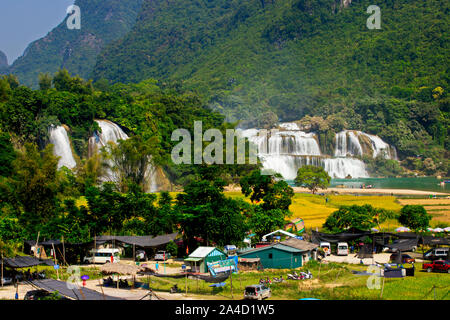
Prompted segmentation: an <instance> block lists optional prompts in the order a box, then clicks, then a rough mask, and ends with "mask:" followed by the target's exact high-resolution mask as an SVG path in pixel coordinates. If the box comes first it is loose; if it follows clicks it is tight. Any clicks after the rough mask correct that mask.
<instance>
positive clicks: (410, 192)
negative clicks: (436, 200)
mask: <svg viewBox="0 0 450 320" xmlns="http://www.w3.org/2000/svg"><path fill="white" fill-rule="evenodd" d="M293 189H294V192H295V193H311V191H310V190H309V189H307V188H300V187H293ZM225 191H227V192H240V191H241V188H240V187H239V186H228V187H226V188H225ZM317 193H327V194H328V193H333V194H381V195H392V196H399V195H402V196H403V195H412V196H430V195H431V196H433V195H436V196H449V197H450V193H445V192H435V191H423V190H411V189H380V188H373V189H360V188H328V189H319V190H318V191H317Z"/></svg>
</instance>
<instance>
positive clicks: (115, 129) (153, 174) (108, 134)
mask: <svg viewBox="0 0 450 320" xmlns="http://www.w3.org/2000/svg"><path fill="white" fill-rule="evenodd" d="M95 121H96V122H97V123H98V125H99V127H100V128H101V132H95V133H94V135H93V136H92V137H91V138H90V139H89V155H90V156H92V155H93V154H94V152H99V151H100V149H101V148H103V147H105V146H106V147H107V146H108V144H109V143H110V142H113V143H115V144H117V143H118V141H119V140H127V139H128V138H129V137H128V135H127V134H126V133H125V132H124V131H123V130H122V128H120V127H119V126H118V125H117V124H115V123H114V122H111V121H109V120H95ZM108 164H109V166H110V167H112V166H113V163H112V162H111V160H108ZM119 177H120V174H119V173H117V172H114V170H111V169H110V168H108V169H107V170H106V174H105V175H104V176H103V177H102V178H101V180H102V181H103V182H106V181H111V182H117V181H118V180H119ZM164 178H165V177H164V175H163V173H162V171H161V170H158V169H157V168H155V167H153V166H152V165H149V166H148V167H147V170H146V172H145V175H144V180H145V186H144V191H146V192H156V191H157V190H158V189H159V187H160V186H161V185H162V183H163V182H164ZM161 181H163V182H161Z"/></svg>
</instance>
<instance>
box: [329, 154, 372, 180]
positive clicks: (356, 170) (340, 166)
mask: <svg viewBox="0 0 450 320" xmlns="http://www.w3.org/2000/svg"><path fill="white" fill-rule="evenodd" d="M322 166H323V167H324V169H325V171H326V172H328V174H329V175H330V177H332V178H338V179H344V178H347V177H352V178H368V177H369V174H368V173H367V171H366V166H365V164H364V162H362V161H361V160H359V159H352V158H327V159H323V165H322Z"/></svg>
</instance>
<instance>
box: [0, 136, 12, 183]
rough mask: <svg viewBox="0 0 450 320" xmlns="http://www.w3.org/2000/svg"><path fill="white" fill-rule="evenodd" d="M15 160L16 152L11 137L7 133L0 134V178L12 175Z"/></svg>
mask: <svg viewBox="0 0 450 320" xmlns="http://www.w3.org/2000/svg"><path fill="white" fill-rule="evenodd" d="M15 158H16V152H15V151H14V147H13V146H12V143H11V136H10V135H9V134H8V133H6V132H0V176H6V177H7V176H9V175H10V174H11V172H12V170H13V167H12V162H13V161H14V159H15Z"/></svg>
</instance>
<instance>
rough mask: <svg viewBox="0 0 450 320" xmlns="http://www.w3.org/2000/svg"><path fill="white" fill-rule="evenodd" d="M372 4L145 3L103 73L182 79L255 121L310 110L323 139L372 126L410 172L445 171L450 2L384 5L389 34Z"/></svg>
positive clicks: (306, 0) (99, 73) (389, 1)
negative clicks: (371, 21) (377, 26)
mask: <svg viewBox="0 0 450 320" xmlns="http://www.w3.org/2000/svg"><path fill="white" fill-rule="evenodd" d="M348 2H349V1H345V3H346V4H347V3H348ZM371 4H373V3H372V2H371V1H364V0H361V1H352V2H351V4H350V5H344V2H343V1H341V0H319V1H312V0H276V1H267V0H250V1H245V2H244V1H237V0H235V1H227V0H211V1H203V0H192V1H175V2H167V1H162V0H156V1H145V2H144V3H143V9H142V12H141V13H140V16H139V18H138V23H137V24H136V26H135V27H134V28H133V30H132V31H130V32H129V33H128V35H127V36H125V37H123V38H122V39H120V40H118V41H116V42H114V43H113V44H111V45H110V46H109V47H108V48H106V49H105V50H104V51H103V52H102V53H101V54H100V56H99V58H98V61H97V64H96V66H95V68H94V72H93V77H94V78H95V79H97V80H98V79H103V78H106V79H109V80H111V81H113V82H115V81H118V82H130V81H131V82H138V81H141V80H142V79H146V78H149V77H152V78H155V79H158V80H160V83H161V84H162V85H168V84H170V85H173V84H174V83H175V85H176V86H180V85H181V86H182V87H185V88H188V89H192V90H197V91H198V92H199V93H200V94H202V95H203V96H204V97H205V101H206V102H207V104H208V105H209V106H210V107H211V108H212V109H215V110H218V111H220V112H222V113H223V114H225V115H226V117H227V119H228V120H229V121H235V120H238V119H243V120H244V121H243V122H241V123H242V124H243V125H247V126H270V125H271V124H272V123H273V122H275V121H277V118H278V119H280V120H284V121H291V120H300V119H302V118H303V117H305V116H311V117H313V118H307V119H303V120H304V121H305V122H307V123H310V124H312V127H313V128H314V130H315V131H316V132H318V133H319V134H320V138H321V140H322V141H321V144H322V145H330V144H332V140H333V139H334V133H335V132H337V131H339V130H342V129H345V128H347V129H359V130H364V131H367V132H370V133H373V134H377V135H379V136H381V137H382V138H383V139H385V140H386V141H388V142H389V143H391V144H394V145H395V146H396V147H397V150H398V152H399V156H400V158H401V159H407V158H409V159H407V162H405V163H404V165H405V166H406V167H409V168H410V169H412V170H424V171H426V172H428V173H431V172H441V173H442V172H444V173H445V172H447V170H448V166H447V164H448V153H447V151H446V150H448V149H449V142H450V139H449V138H448V137H449V135H448V129H449V121H448V98H447V93H446V92H447V90H448V75H449V73H448V61H449V41H448V40H449V39H448V37H449V36H448V30H449V18H448V16H449V15H448V13H449V3H448V2H445V1H435V0H431V1H421V0H413V1H411V0H409V1H404V0H403V1H402V0H400V1H393V0H384V1H378V2H377V5H379V7H380V8H381V30H369V29H368V28H367V26H366V21H367V19H368V17H369V16H370V15H369V14H367V7H368V6H369V5H371ZM427 159H428V160H427ZM376 165H378V166H379V165H380V164H376Z"/></svg>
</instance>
